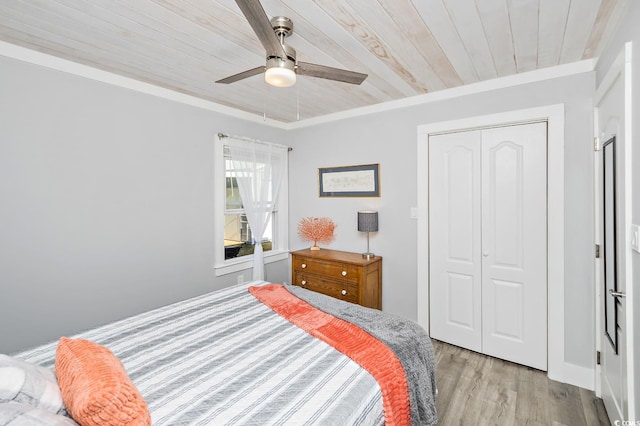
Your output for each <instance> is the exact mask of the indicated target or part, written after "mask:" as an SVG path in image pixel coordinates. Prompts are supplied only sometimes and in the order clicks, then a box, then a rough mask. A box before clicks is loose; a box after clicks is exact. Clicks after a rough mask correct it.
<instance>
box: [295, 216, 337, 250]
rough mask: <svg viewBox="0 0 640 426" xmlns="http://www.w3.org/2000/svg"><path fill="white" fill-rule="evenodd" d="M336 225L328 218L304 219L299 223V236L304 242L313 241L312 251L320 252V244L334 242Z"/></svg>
mask: <svg viewBox="0 0 640 426" xmlns="http://www.w3.org/2000/svg"><path fill="white" fill-rule="evenodd" d="M335 228H336V224H335V223H334V222H333V221H332V220H331V219H329V218H328V217H303V218H302V219H300V222H298V235H299V236H300V239H301V240H302V241H313V247H311V250H320V247H318V243H323V244H329V243H330V242H331V241H333V230H334V229H335Z"/></svg>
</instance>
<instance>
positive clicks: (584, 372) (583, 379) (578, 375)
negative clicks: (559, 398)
mask: <svg viewBox="0 0 640 426" xmlns="http://www.w3.org/2000/svg"><path fill="white" fill-rule="evenodd" d="M595 377H596V376H595V371H594V369H593V368H587V367H582V366H580V365H575V364H570V363H568V362H565V363H564V380H562V381H563V382H564V383H568V384H570V385H574V386H578V387H581V388H585V389H589V390H595Z"/></svg>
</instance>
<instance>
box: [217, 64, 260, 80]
mask: <svg viewBox="0 0 640 426" xmlns="http://www.w3.org/2000/svg"><path fill="white" fill-rule="evenodd" d="M263 72H264V65H263V66H261V67H255V68H252V69H250V70H246V71H242V72H241V73H238V74H235V75H232V76H229V77H227V78H223V79H222V80H218V81H216V83H222V84H229V83H234V82H236V81H239V80H243V79H245V78H249V77H253V76H254V75H258V74H262V73H263Z"/></svg>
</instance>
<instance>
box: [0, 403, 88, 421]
mask: <svg viewBox="0 0 640 426" xmlns="http://www.w3.org/2000/svg"><path fill="white" fill-rule="evenodd" d="M5 425H10V426H78V424H77V423H76V422H74V421H73V420H72V419H71V418H69V417H65V416H60V415H58V414H54V413H52V412H51V411H47V410H44V409H42V408H38V407H34V406H32V405H28V404H23V403H21V402H15V401H10V402H2V403H0V426H5Z"/></svg>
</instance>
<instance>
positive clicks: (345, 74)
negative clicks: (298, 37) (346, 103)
mask: <svg viewBox="0 0 640 426" xmlns="http://www.w3.org/2000/svg"><path fill="white" fill-rule="evenodd" d="M297 65H298V74H300V75H310V76H312V77H318V78H325V79H327V80H336V81H342V82H344V83H351V84H362V82H363V81H364V80H365V79H366V78H367V77H368V75H367V74H362V73H359V72H355V71H347V70H342V69H340V68H333V67H327V66H324V65H318V64H310V63H308V62H298V64H297Z"/></svg>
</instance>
